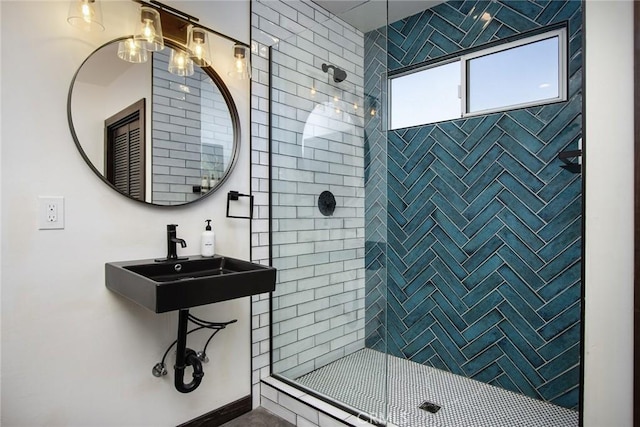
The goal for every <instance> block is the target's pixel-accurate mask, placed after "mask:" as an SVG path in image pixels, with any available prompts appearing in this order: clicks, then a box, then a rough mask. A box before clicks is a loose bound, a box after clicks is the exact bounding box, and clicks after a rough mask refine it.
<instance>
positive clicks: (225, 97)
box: [67, 39, 240, 206]
mask: <svg viewBox="0 0 640 427" xmlns="http://www.w3.org/2000/svg"><path fill="white" fill-rule="evenodd" d="M123 40H124V39H118V40H114V41H112V42H110V43H107V44H105V45H104V46H102V47H100V48H99V49H97V50H96V51H95V52H93V53H92V54H91V55H90V56H89V57H88V58H87V59H86V60H85V61H84V62H83V63H82V65H81V66H80V68H79V69H78V71H77V72H76V74H75V76H74V78H73V80H72V82H71V88H70V89H69V98H68V103H67V104H68V105H67V109H68V110H67V114H68V119H69V126H70V128H71V134H72V135H73V139H74V140H75V143H76V145H77V146H78V149H79V150H80V153H81V154H82V157H84V159H85V160H86V162H87V164H88V165H89V166H90V167H91V169H93V171H94V172H95V173H96V174H97V175H98V176H99V177H100V178H101V179H102V180H103V181H104V182H106V183H107V184H108V185H110V186H111V187H112V188H114V189H115V190H117V191H118V192H120V193H122V194H124V195H126V196H128V197H130V198H132V199H135V200H138V201H141V202H144V203H150V204H153V205H164V206H168V205H182V204H185V203H191V202H194V201H196V200H199V199H201V198H202V197H204V196H206V195H208V194H211V193H212V192H213V191H215V189H216V188H217V187H218V186H220V185H221V184H222V182H223V181H224V180H225V179H226V178H227V177H228V176H229V174H230V172H231V170H232V168H233V166H234V163H235V160H236V156H237V153H238V148H239V144H240V125H239V119H238V112H237V110H236V107H235V104H234V103H233V99H232V97H231V94H230V93H229V90H228V89H227V87H226V86H225V85H224V83H223V81H222V79H221V78H220V76H219V75H218V74H217V73H216V72H215V71H214V69H213V68H211V67H202V68H200V67H198V66H197V65H195V64H194V65H193V73H191V72H186V73H185V72H182V73H181V74H191V75H183V76H180V75H176V74H174V73H170V72H169V71H168V69H169V66H170V63H174V62H175V60H176V59H178V58H177V57H178V56H179V54H180V53H181V51H180V50H179V49H178V46H177V45H175V44H174V43H172V42H171V41H165V42H166V47H165V49H164V50H162V51H160V52H153V53H151V52H149V54H148V60H147V61H146V62H143V63H131V62H126V61H123V60H121V59H119V58H118V45H119V44H120V42H121V41H123ZM174 56H175V57H176V58H175V59H174ZM174 72H175V70H174Z"/></svg>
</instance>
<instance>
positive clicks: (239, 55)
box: [228, 44, 251, 80]
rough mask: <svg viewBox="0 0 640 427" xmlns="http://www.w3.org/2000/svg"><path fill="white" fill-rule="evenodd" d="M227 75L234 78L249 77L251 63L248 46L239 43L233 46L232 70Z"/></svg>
mask: <svg viewBox="0 0 640 427" xmlns="http://www.w3.org/2000/svg"><path fill="white" fill-rule="evenodd" d="M228 75H229V76H230V77H233V78H236V79H241V80H242V79H250V78H251V63H250V62H249V48H248V47H247V46H243V45H241V44H236V45H234V46H233V70H232V71H229V73H228Z"/></svg>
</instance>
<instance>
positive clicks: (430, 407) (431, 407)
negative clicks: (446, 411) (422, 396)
mask: <svg viewBox="0 0 640 427" xmlns="http://www.w3.org/2000/svg"><path fill="white" fill-rule="evenodd" d="M418 408H420V409H424V410H425V411H427V412H431V413H432V414H435V413H436V412H438V411H439V410H440V408H441V406H438V405H436V404H435V403H431V402H424V403H423V404H422V405H420V406H418Z"/></svg>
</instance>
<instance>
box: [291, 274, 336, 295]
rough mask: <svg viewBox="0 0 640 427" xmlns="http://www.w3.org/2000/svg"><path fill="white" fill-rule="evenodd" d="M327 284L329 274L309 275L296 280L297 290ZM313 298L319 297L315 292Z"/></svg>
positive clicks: (315, 287)
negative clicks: (306, 277)
mask: <svg viewBox="0 0 640 427" xmlns="http://www.w3.org/2000/svg"><path fill="white" fill-rule="evenodd" d="M327 285H329V276H316V277H310V278H308V279H301V280H298V289H299V290H306V289H317V288H321V287H323V286H327ZM315 298H320V297H319V296H318V294H315Z"/></svg>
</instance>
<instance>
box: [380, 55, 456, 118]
mask: <svg viewBox="0 0 640 427" xmlns="http://www.w3.org/2000/svg"><path fill="white" fill-rule="evenodd" d="M459 90H460V63H459V62H458V61H455V62H451V63H449V64H444V65H437V66H435V67H432V68H427V69H425V70H422V71H418V72H417V73H411V74H407V75H405V76H403V77H400V78H394V79H392V80H391V93H392V96H391V129H399V128H405V127H409V126H416V125H421V124H425V123H435V122H441V121H443V120H451V119H455V118H459V117H460V97H459V94H458V91H459Z"/></svg>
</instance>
